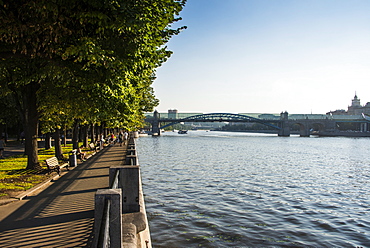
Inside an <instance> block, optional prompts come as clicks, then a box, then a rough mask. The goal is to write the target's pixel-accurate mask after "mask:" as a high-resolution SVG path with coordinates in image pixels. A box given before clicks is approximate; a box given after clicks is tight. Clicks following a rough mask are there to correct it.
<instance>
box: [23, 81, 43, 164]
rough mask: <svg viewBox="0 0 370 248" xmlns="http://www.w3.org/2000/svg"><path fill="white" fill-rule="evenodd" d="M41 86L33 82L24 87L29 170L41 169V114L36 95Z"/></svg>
mask: <svg viewBox="0 0 370 248" xmlns="http://www.w3.org/2000/svg"><path fill="white" fill-rule="evenodd" d="M39 87H40V86H39V84H38V83H36V82H32V83H30V84H27V85H26V86H25V87H24V91H23V92H22V95H23V110H24V112H23V115H24V131H25V137H26V145H25V151H26V153H27V157H28V160H27V168H26V169H30V170H38V169H41V166H40V164H39V159H38V143H37V134H38V124H39V112H38V108H37V97H36V93H37V90H38V89H39Z"/></svg>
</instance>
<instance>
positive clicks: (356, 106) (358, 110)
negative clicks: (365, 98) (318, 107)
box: [326, 93, 370, 115]
mask: <svg viewBox="0 0 370 248" xmlns="http://www.w3.org/2000/svg"><path fill="white" fill-rule="evenodd" d="M326 114H327V115H361V114H367V115H370V102H367V103H366V104H365V105H364V106H362V105H361V102H360V99H359V98H358V97H357V94H356V93H355V97H354V98H353V99H352V104H351V105H350V106H348V110H347V111H345V110H344V109H337V110H335V111H330V112H328V113H326Z"/></svg>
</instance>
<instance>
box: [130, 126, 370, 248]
mask: <svg viewBox="0 0 370 248" xmlns="http://www.w3.org/2000/svg"><path fill="white" fill-rule="evenodd" d="M137 146H138V151H139V162H140V165H141V170H142V177H143V188H144V194H145V201H146V208H147V212H148V217H149V223H150V230H151V235H152V242H153V246H154V247H198V246H203V247H356V246H363V247H368V246H369V244H370V238H369V235H370V233H369V230H370V229H369V226H370V217H369V213H370V199H369V195H370V193H369V192H370V185H369V179H370V149H369V147H370V139H368V138H356V139H355V138H313V137H311V138H301V137H298V136H292V137H288V138H287V137H284V138H283V137H277V136H276V135H265V134H246V133H225V132H205V131H194V132H189V134H187V135H179V134H177V133H172V132H169V133H165V134H164V135H163V136H161V137H151V136H149V137H141V138H139V139H138V141H137Z"/></svg>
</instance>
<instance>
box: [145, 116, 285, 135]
mask: <svg viewBox="0 0 370 248" xmlns="http://www.w3.org/2000/svg"><path fill="white" fill-rule="evenodd" d="M146 121H147V122H150V123H151V124H152V133H157V134H160V129H163V128H166V127H169V126H172V125H174V124H177V123H180V122H255V123H260V124H262V125H265V126H268V127H271V128H273V129H276V130H280V129H281V127H279V126H277V125H274V124H272V123H271V122H268V121H266V120H262V119H258V118H255V117H251V116H247V115H241V114H230V113H212V114H199V115H194V116H189V117H186V118H160V116H159V114H158V112H154V115H153V118H151V119H147V120H146ZM160 123H168V124H166V125H164V126H160Z"/></svg>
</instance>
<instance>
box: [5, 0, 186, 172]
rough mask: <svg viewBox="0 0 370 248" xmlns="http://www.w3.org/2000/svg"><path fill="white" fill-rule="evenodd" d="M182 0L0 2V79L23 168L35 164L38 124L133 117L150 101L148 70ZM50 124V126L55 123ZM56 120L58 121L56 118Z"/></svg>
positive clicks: (162, 57) (160, 58)
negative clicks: (12, 112) (62, 117)
mask: <svg viewBox="0 0 370 248" xmlns="http://www.w3.org/2000/svg"><path fill="white" fill-rule="evenodd" d="M184 5H185V0H182V1H177V0H141V1H137V0H116V1H105V0H80V1H75V0H21V1H13V0H0V58H1V61H0V85H1V87H3V88H4V89H5V90H6V91H8V92H11V94H12V96H13V97H14V99H15V101H16V103H17V106H18V109H19V111H20V113H22V119H23V123H24V128H25V135H26V152H27V155H28V164H27V168H29V169H35V168H38V167H39V164H38V160H37V130H38V122H39V120H40V118H41V119H43V118H49V117H50V116H52V115H54V114H56V115H58V114H60V113H62V112H63V113H67V116H68V119H69V120H74V119H96V120H110V119H112V116H115V117H116V119H118V120H119V121H127V122H128V124H127V125H132V124H133V123H138V122H139V120H140V119H141V118H142V113H141V111H143V110H144V109H148V108H151V107H153V106H155V105H156V104H157V102H158V101H157V100H156V99H155V97H154V95H153V91H152V89H151V87H150V85H151V83H152V81H153V79H154V74H155V69H156V68H157V67H158V66H160V65H161V64H162V63H163V62H164V61H166V59H167V58H168V57H169V56H170V55H171V52H170V51H167V49H166V47H164V45H165V43H166V42H167V41H168V40H169V39H170V38H171V36H173V35H176V34H178V33H179V32H180V30H181V29H182V28H179V29H172V28H171V27H170V24H171V23H173V22H176V21H178V20H179V18H177V16H178V15H179V13H180V11H181V10H182V8H183V7H184ZM57 125H58V124H57ZM59 125H60V123H59Z"/></svg>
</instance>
